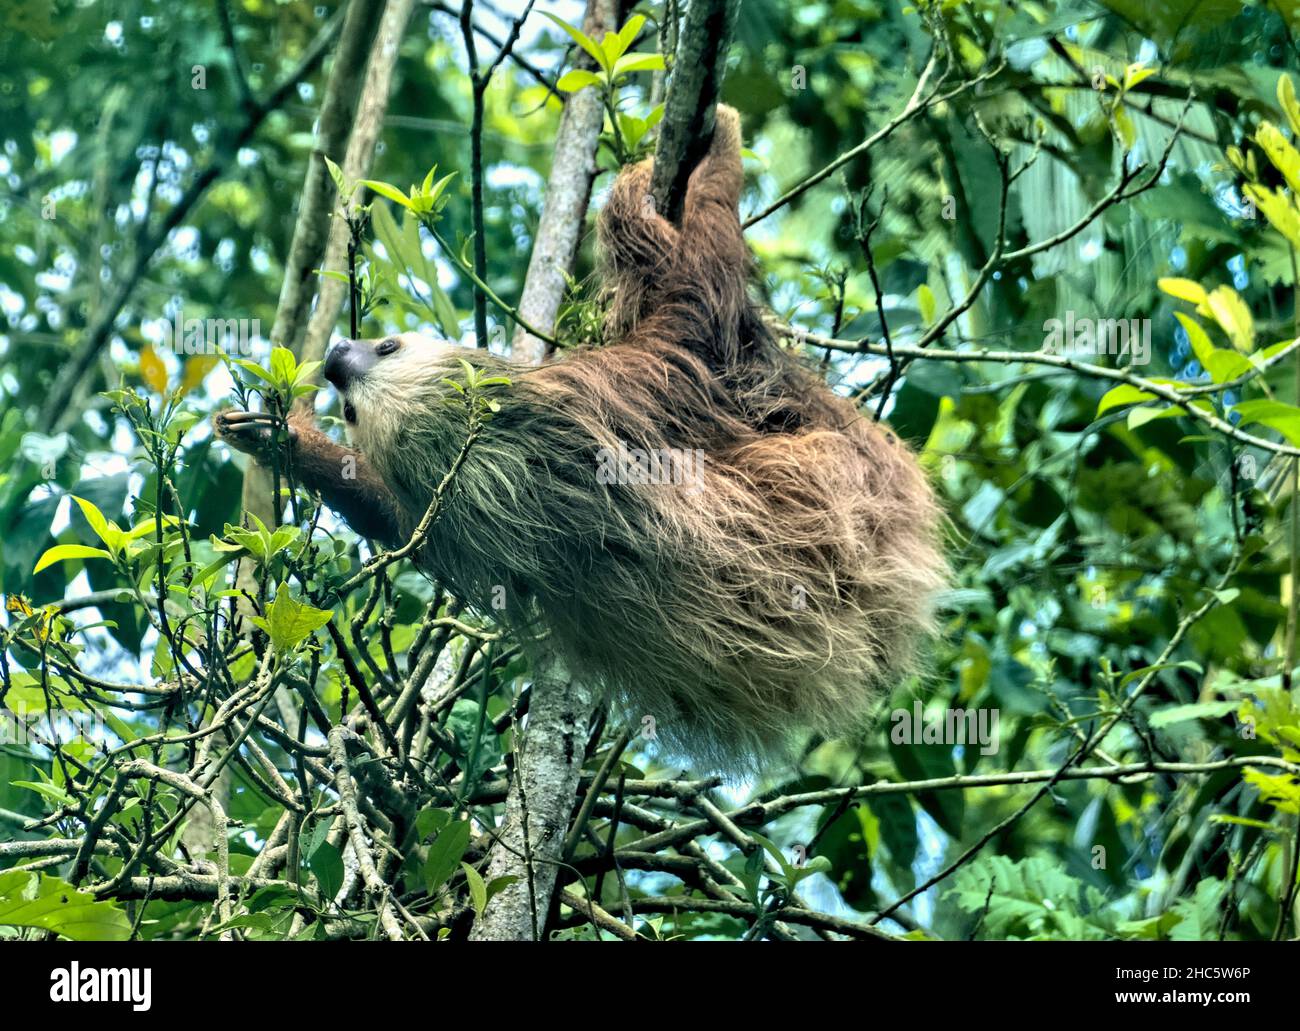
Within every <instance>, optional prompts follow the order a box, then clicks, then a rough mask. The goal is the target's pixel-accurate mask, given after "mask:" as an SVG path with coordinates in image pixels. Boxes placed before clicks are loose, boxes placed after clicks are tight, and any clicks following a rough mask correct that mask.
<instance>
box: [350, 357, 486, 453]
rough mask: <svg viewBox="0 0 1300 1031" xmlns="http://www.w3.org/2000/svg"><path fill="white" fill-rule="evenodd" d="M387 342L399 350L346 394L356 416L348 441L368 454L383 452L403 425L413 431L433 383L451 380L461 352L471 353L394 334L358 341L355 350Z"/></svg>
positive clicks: (379, 360) (378, 360)
mask: <svg viewBox="0 0 1300 1031" xmlns="http://www.w3.org/2000/svg"><path fill="white" fill-rule="evenodd" d="M387 340H396V341H397V343H398V345H399V346H398V348H397V350H396V351H394V352H393V353H392V354H387V355H383V356H381V357H378V358H376V360H375V362H374V364H373V365H372V366H371V367H370V368H369V369H368V370H366V372H365V374H364V375H362V376H358V377H357V378H356V379H354V380H353V381H352V382H351V383H349V384H348V386H347V389H346V390H344V391H343V399H344V401H345V402H347V403H349V404H351V405H352V408H353V410H354V411H355V413H356V417H355V420H354V421H353V422H352V423H351V424H350V425H349V427H348V435H349V436H350V437H351V439H352V441H353V442H354V443H355V444H356V445H357V446H358V447H359V448H360V449H361V451H362V452H363V453H376V452H379V451H380V450H382V449H383V445H384V444H386V443H387V442H388V441H390V440H392V439H393V437H394V436H395V435H396V433H397V432H398V431H399V429H400V428H401V427H402V426H403V425H409V424H410V420H411V418H412V417H413V416H414V415H415V414H416V412H417V411H419V410H421V409H423V408H424V407H426V406H427V405H428V402H429V384H430V382H431V381H432V382H437V381H438V380H440V379H441V378H442V377H444V376H446V375H448V374H449V370H450V369H451V368H453V367H455V365H456V363H455V360H454V359H455V355H456V354H457V352H460V351H464V350H466V348H465V347H464V346H463V345H461V344H459V343H456V342H454V341H450V340H441V339H439V338H437V337H433V336H429V335H427V334H424V333H394V334H390V335H388V336H382V337H375V338H373V339H370V340H357V341H354V342H353V346H354V347H368V348H371V349H374V348H377V347H379V345H380V344H382V343H384V342H385V341H387Z"/></svg>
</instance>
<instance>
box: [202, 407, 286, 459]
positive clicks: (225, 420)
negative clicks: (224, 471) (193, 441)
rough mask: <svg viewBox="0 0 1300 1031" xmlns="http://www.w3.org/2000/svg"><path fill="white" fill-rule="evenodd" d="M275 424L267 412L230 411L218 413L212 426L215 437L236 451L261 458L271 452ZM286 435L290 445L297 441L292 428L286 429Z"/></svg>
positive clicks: (274, 419) (274, 420) (273, 417)
mask: <svg viewBox="0 0 1300 1031" xmlns="http://www.w3.org/2000/svg"><path fill="white" fill-rule="evenodd" d="M276 422H277V420H276V418H275V416H273V415H270V414H269V413H267V412H241V411H237V410H230V411H225V412H218V413H217V415H216V417H215V419H214V420H213V425H214V427H215V429H216V433H217V437H218V438H220V439H221V440H223V441H225V442H226V443H227V444H229V445H230V446H231V447H232V448H234V449H235V450H236V451H242V452H244V453H245V454H247V455H252V456H253V457H255V458H261V457H265V456H267V455H269V454H270V452H271V447H272V441H273V436H274V433H275V427H276ZM287 435H288V439H289V441H290V443H292V442H295V441H296V440H297V439H298V431H297V430H295V429H294V427H293V426H289V427H288V428H287Z"/></svg>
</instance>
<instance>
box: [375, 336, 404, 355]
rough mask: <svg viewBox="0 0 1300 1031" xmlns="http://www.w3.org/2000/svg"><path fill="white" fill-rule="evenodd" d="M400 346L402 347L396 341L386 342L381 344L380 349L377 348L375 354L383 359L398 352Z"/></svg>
mask: <svg viewBox="0 0 1300 1031" xmlns="http://www.w3.org/2000/svg"><path fill="white" fill-rule="evenodd" d="M399 346H401V345H399V344H398V342H397V341H396V340H385V341H384V342H383V343H381V344H380V345H379V346H378V347H376V348H375V354H377V355H379V357H380V358H382V357H384V355H386V354H392V353H393V352H394V351H396V350H397V348H398V347H399Z"/></svg>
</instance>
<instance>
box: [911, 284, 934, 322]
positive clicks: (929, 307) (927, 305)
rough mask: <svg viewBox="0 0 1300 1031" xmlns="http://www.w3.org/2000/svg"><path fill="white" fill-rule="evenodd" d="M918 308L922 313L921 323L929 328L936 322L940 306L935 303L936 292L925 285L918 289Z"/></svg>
mask: <svg viewBox="0 0 1300 1031" xmlns="http://www.w3.org/2000/svg"><path fill="white" fill-rule="evenodd" d="M916 306H917V308H918V309H919V310H920V312H921V321H922V322H923V323H924V324H925V325H927V326H928V325H930V323H932V322H933V321H934V315H935V312H936V311H937V310H938V306H937V304H936V303H935V299H934V291H933V290H931V289H930V287H929V286H927V285H926V284H925V283H922V284H921V285H920V286H918V287H917V288H916Z"/></svg>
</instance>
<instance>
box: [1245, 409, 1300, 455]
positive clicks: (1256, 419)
mask: <svg viewBox="0 0 1300 1031" xmlns="http://www.w3.org/2000/svg"><path fill="white" fill-rule="evenodd" d="M1232 410H1233V411H1234V412H1236V413H1237V414H1238V415H1239V416H1240V417H1241V421H1242V423H1259V424H1260V425H1261V426H1267V427H1268V428H1269V429H1272V430H1277V432H1278V433H1280V434H1282V436H1284V437H1286V439H1287V440H1288V441H1290V442H1291V443H1292V444H1297V445H1300V408H1296V407H1295V406H1294V405H1288V404H1284V403H1282V402H1281V401H1270V400H1268V399H1267V398H1258V399H1256V400H1254V401H1242V402H1241V403H1240V404H1238V405H1234V406H1233V409H1232Z"/></svg>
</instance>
